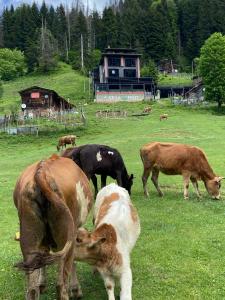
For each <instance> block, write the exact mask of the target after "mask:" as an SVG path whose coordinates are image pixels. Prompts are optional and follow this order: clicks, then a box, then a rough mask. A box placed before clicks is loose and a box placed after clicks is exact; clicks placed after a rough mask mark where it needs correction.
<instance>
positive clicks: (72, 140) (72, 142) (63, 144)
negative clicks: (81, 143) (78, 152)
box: [57, 135, 77, 151]
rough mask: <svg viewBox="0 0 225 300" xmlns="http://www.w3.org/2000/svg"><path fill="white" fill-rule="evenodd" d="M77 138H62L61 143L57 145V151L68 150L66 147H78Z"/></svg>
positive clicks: (72, 136) (71, 136) (68, 136)
mask: <svg viewBox="0 0 225 300" xmlns="http://www.w3.org/2000/svg"><path fill="white" fill-rule="evenodd" d="M76 138H77V137H76V136H75V135H65V136H62V137H61V138H59V142H58V145H57V150H58V151H59V150H60V147H61V149H63V147H65V148H66V145H72V146H76V142H75V141H76Z"/></svg>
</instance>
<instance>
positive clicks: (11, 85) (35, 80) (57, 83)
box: [0, 62, 89, 114]
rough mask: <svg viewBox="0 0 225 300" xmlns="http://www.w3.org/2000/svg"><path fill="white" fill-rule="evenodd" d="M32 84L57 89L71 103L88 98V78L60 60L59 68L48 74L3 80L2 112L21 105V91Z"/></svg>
mask: <svg viewBox="0 0 225 300" xmlns="http://www.w3.org/2000/svg"><path fill="white" fill-rule="evenodd" d="M31 86H40V87H43V88H47V89H52V90H55V91H56V92H57V93H58V94H59V95H60V96H62V97H64V98H65V99H70V102H71V103H77V102H79V101H80V100H82V99H88V97H89V90H88V78H87V77H85V76H82V75H80V73H78V72H76V71H74V70H72V68H71V66H69V65H67V64H65V63H62V62H60V63H59V66H58V69H57V70H56V71H54V72H52V73H50V74H49V73H48V74H46V75H43V74H38V73H34V74H29V75H26V76H23V77H19V78H17V79H15V80H11V81H5V82H3V95H2V98H0V113H1V114H3V113H9V111H12V110H14V111H15V109H16V107H17V108H19V107H20V104H21V98H20V94H19V93H18V92H19V91H21V90H23V89H26V88H28V87H31Z"/></svg>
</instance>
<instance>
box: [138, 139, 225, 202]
mask: <svg viewBox="0 0 225 300" xmlns="http://www.w3.org/2000/svg"><path fill="white" fill-rule="evenodd" d="M140 155H141V159H142V162H143V165H144V172H143V176H142V182H143V187H144V193H145V195H146V196H148V195H149V194H148V190H147V180H148V177H149V175H150V173H151V172H152V177H151V179H152V182H153V184H154V186H155V187H156V189H157V191H158V193H159V195H160V196H163V193H162V191H161V189H160V187H159V185H158V176H159V171H161V172H162V173H164V174H167V175H182V176H183V179H184V198H185V199H186V198H188V187H189V181H190V180H191V182H192V184H193V186H194V188H195V190H196V193H197V195H198V197H200V192H199V189H198V183H197V180H202V181H203V182H204V184H205V187H206V189H207V191H208V193H209V194H210V195H211V196H212V197H213V198H214V199H219V197H220V190H219V189H220V182H221V180H222V179H223V177H219V176H216V175H215V173H214V172H213V170H212V168H211V167H210V165H209V163H208V161H207V158H206V156H205V154H204V153H203V151H202V150H201V149H199V148H197V147H194V146H189V145H183V144H175V143H160V142H153V143H149V144H147V145H144V146H143V147H142V148H141V150H140Z"/></svg>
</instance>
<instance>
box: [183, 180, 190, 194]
mask: <svg viewBox="0 0 225 300" xmlns="http://www.w3.org/2000/svg"><path fill="white" fill-rule="evenodd" d="M183 180H184V199H188V188H189V181H190V175H188V174H183Z"/></svg>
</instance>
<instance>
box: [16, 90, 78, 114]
mask: <svg viewBox="0 0 225 300" xmlns="http://www.w3.org/2000/svg"><path fill="white" fill-rule="evenodd" d="M19 94H20V95H21V101H22V103H21V104H22V105H21V107H22V109H26V110H27V111H32V112H34V113H35V111H39V112H44V111H49V110H50V109H51V110H52V111H62V110H70V109H72V108H73V107H74V106H73V105H72V104H71V103H69V102H68V101H66V100H65V99H64V98H63V97H61V96H59V95H58V94H57V93H56V91H54V90H50V89H46V88H42V87H39V86H32V87H30V88H27V89H25V90H22V91H19Z"/></svg>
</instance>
